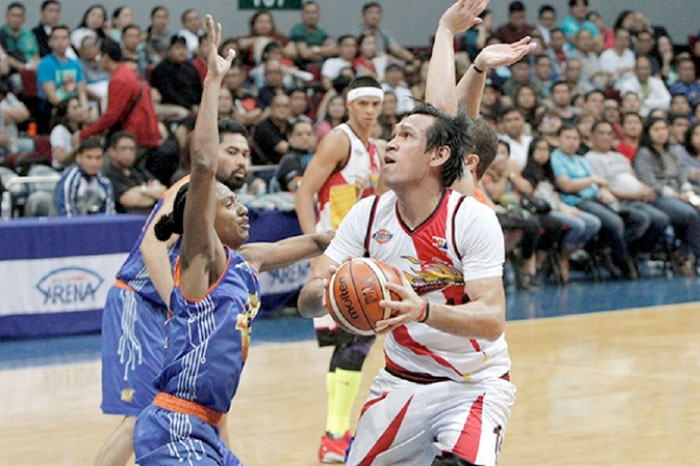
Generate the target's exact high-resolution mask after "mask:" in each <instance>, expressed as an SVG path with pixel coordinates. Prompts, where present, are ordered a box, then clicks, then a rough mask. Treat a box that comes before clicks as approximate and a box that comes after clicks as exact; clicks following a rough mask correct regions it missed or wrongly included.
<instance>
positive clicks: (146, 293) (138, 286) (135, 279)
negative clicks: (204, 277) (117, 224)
mask: <svg viewBox="0 0 700 466" xmlns="http://www.w3.org/2000/svg"><path fill="white" fill-rule="evenodd" d="M187 181H189V176H186V177H185V178H182V179H181V180H179V181H177V182H176V183H175V184H174V185H172V186H171V187H170V189H168V191H166V193H165V194H163V197H161V198H160V199H159V200H158V203H157V204H156V205H155V207H153V210H152V211H151V213H150V214H149V215H148V219H147V220H146V223H145V224H144V225H143V228H142V229H141V234H140V235H139V238H138V240H136V244H134V247H133V248H132V249H131V252H129V256H128V257H127V258H126V261H125V262H124V264H122V267H121V268H120V269H119V272H117V278H119V279H120V280H122V281H123V282H124V283H126V284H127V285H129V286H130V287H131V288H132V289H133V290H134V291H136V292H137V293H138V294H139V295H141V296H142V297H144V298H146V299H148V300H149V301H152V302H154V303H156V304H159V305H161V306H165V304H164V303H163V300H162V299H161V297H160V295H159V294H158V291H156V287H155V286H154V285H153V282H152V281H151V277H150V275H149V274H148V270H146V264H145V263H144V262H143V256H142V255H141V250H140V248H141V242H142V241H143V237H144V236H145V235H146V231H147V230H148V226H149V225H150V224H151V222H152V221H153V219H154V218H155V216H156V215H157V214H158V212H159V211H160V209H161V208H162V207H163V201H164V200H165V197H166V196H167V195H168V194H169V193H170V192H171V191H172V190H179V189H180V187H181V186H182V185H183V184H184V183H186V182H187ZM179 254H180V240H178V241H176V242H175V243H173V245H172V246H170V248H169V249H168V256H169V257H170V268H171V270H172V267H173V266H174V265H175V259H177V256H178V255H179Z"/></svg>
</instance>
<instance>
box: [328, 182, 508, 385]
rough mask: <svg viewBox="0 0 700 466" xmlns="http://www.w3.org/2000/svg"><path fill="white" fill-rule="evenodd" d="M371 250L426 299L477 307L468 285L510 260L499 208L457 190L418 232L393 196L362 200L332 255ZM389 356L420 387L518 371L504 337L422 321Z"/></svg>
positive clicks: (396, 338) (395, 369)
mask: <svg viewBox="0 0 700 466" xmlns="http://www.w3.org/2000/svg"><path fill="white" fill-rule="evenodd" d="M377 199H378V200H377ZM375 200H377V201H376V203H375ZM366 252H368V253H369V257H372V258H374V259H378V260H380V261H382V262H385V263H387V264H389V265H395V266H397V267H398V268H399V269H400V270H402V271H403V272H404V274H405V276H406V278H407V279H408V281H409V282H410V283H411V285H412V286H413V289H414V290H415V291H416V292H417V293H418V294H419V295H421V296H422V297H425V298H426V299H428V300H429V301H431V302H440V303H446V304H456V305H459V304H463V303H467V302H468V301H469V297H468V296H467V295H466V293H465V290H464V283H465V281H469V280H477V279H481V278H488V277H500V276H501V275H502V274H503V262H504V255H505V253H504V244H503V233H502V230H501V227H500V224H499V223H498V219H497V218H496V215H495V214H494V212H493V210H491V209H490V208H489V207H488V206H485V205H483V204H481V203H480V202H478V201H477V200H475V199H474V198H473V197H464V196H461V195H460V194H458V193H456V192H453V191H451V190H447V191H445V193H444V194H443V196H442V199H441V200H440V203H439V205H438V206H437V208H436V209H435V211H434V212H433V214H432V215H431V216H430V217H429V218H428V219H426V220H425V222H423V223H422V224H421V225H419V226H418V227H417V228H414V229H413V230H411V229H409V228H408V227H407V226H406V225H405V224H404V223H403V222H402V220H401V218H400V217H399V213H398V206H397V202H396V195H395V194H394V193H393V192H389V193H387V194H383V195H381V196H379V197H378V198H377V196H372V197H370V198H367V199H364V200H362V201H360V202H358V203H357V204H356V205H355V207H353V209H352V210H351V211H350V212H349V213H348V215H347V216H346V217H345V219H344V220H343V222H342V223H341V225H340V227H339V228H338V231H337V233H336V236H335V238H334V239H333V241H332V242H331V244H330V246H329V247H328V249H327V250H326V252H325V254H326V255H327V256H328V257H330V258H331V259H333V260H334V261H336V262H341V261H342V260H343V259H344V258H346V257H348V256H351V257H358V256H363V255H365V253H366ZM384 354H385V359H386V368H387V370H389V371H391V372H392V373H394V374H396V375H399V376H402V377H404V378H407V379H409V380H416V381H426V382H430V381H435V380H441V379H445V378H449V379H452V380H468V381H479V380H483V379H485V378H492V377H501V376H502V375H504V374H506V373H507V372H508V370H509V369H510V357H509V356H508V347H507V344H506V341H505V337H504V335H501V336H500V337H499V338H498V339H497V340H495V341H488V340H481V339H473V338H472V339H470V338H466V337H460V336H456V335H451V334H448V333H445V332H442V331H440V330H437V329H434V328H432V327H430V326H429V325H426V324H421V323H417V322H412V323H409V324H407V325H404V326H401V327H399V328H397V329H395V330H394V331H393V332H391V333H390V334H388V335H387V336H386V339H385V343H384Z"/></svg>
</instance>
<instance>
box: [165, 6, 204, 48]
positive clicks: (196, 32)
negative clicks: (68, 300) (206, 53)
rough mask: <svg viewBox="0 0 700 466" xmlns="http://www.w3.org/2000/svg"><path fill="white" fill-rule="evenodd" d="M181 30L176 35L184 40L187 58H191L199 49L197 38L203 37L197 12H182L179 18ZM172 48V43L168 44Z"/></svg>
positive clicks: (200, 19) (192, 10) (200, 20)
mask: <svg viewBox="0 0 700 466" xmlns="http://www.w3.org/2000/svg"><path fill="white" fill-rule="evenodd" d="M180 21H181V22H182V29H180V30H179V31H178V32H177V35H178V36H180V37H182V38H184V39H185V44H186V46H187V53H188V58H189V57H192V56H193V55H194V53H195V52H196V51H197V47H199V36H201V35H203V33H204V31H203V30H202V18H200V17H199V13H197V10H194V9H192V8H189V9H187V10H185V11H183V12H182V15H181V16H180ZM170 45H171V46H172V42H170Z"/></svg>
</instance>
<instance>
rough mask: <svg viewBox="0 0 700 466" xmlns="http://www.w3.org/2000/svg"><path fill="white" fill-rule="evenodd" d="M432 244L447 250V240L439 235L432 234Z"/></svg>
mask: <svg viewBox="0 0 700 466" xmlns="http://www.w3.org/2000/svg"><path fill="white" fill-rule="evenodd" d="M433 246H435V247H436V248H438V249H442V250H444V251H447V240H446V239H445V238H441V237H439V236H433Z"/></svg>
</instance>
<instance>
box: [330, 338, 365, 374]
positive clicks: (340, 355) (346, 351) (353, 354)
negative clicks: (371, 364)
mask: <svg viewBox="0 0 700 466" xmlns="http://www.w3.org/2000/svg"><path fill="white" fill-rule="evenodd" d="M366 357H367V352H365V351H362V350H361V349H358V348H355V345H353V344H348V345H342V346H336V347H335V350H334V351H333V357H331V367H330V371H331V372H333V371H334V370H336V369H343V370H346V371H358V372H359V371H361V370H362V364H363V363H364V362H365V358H366Z"/></svg>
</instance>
